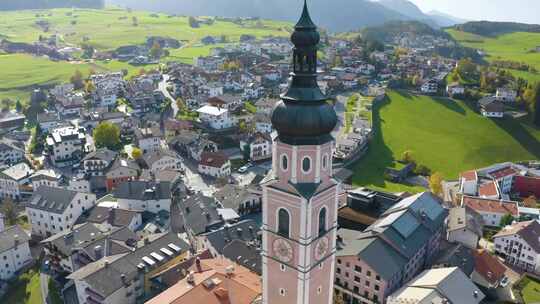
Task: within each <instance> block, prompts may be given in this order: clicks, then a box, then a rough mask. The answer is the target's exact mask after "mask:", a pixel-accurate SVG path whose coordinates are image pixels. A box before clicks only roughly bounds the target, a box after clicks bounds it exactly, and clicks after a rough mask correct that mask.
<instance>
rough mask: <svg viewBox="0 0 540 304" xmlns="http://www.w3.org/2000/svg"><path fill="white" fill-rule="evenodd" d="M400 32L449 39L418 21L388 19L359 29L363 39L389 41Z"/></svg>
mask: <svg viewBox="0 0 540 304" xmlns="http://www.w3.org/2000/svg"><path fill="white" fill-rule="evenodd" d="M402 33H410V34H414V35H417V36H422V35H429V36H434V37H441V38H447V39H449V40H451V39H452V38H451V36H450V35H449V34H448V33H446V32H444V31H442V30H438V29H434V28H432V27H431V26H429V25H427V24H425V23H422V22H419V21H389V22H387V23H385V24H383V25H380V26H372V27H366V28H364V29H362V30H361V31H360V34H361V36H362V38H363V39H365V40H378V41H380V42H391V41H392V40H393V39H394V37H396V36H399V35H400V34H402Z"/></svg>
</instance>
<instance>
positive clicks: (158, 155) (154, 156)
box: [143, 150, 180, 167]
mask: <svg viewBox="0 0 540 304" xmlns="http://www.w3.org/2000/svg"><path fill="white" fill-rule="evenodd" d="M165 156H169V157H172V158H175V159H180V157H179V156H178V155H176V153H174V152H173V151H170V150H159V151H155V152H150V153H146V154H145V155H144V157H143V159H144V162H145V163H146V165H147V166H148V167H151V166H152V165H153V164H154V163H155V162H157V161H159V160H160V159H162V158H163V157H165Z"/></svg>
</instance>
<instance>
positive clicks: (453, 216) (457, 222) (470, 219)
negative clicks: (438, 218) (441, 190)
mask: <svg viewBox="0 0 540 304" xmlns="http://www.w3.org/2000/svg"><path fill="white" fill-rule="evenodd" d="M447 229H448V231H454V230H461V229H468V230H470V231H472V232H474V233H476V234H477V235H479V236H482V218H481V217H480V216H479V215H478V213H477V212H476V211H474V210H472V209H470V208H465V207H456V208H452V209H450V212H449V214H448V227H447Z"/></svg>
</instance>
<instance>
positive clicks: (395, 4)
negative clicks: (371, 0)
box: [378, 0, 429, 20]
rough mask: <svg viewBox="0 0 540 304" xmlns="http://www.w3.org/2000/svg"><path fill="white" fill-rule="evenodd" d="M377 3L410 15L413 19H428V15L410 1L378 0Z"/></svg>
mask: <svg viewBox="0 0 540 304" xmlns="http://www.w3.org/2000/svg"><path fill="white" fill-rule="evenodd" d="M378 3H379V4H381V5H382V6H384V7H386V8H387V9H390V10H393V11H396V12H400V13H401V14H402V15H405V16H407V17H410V18H411V19H414V20H423V19H429V16H427V15H426V14H424V12H422V11H421V10H420V9H419V8H418V6H416V5H415V4H414V3H412V2H411V1H407V0H379V1H378Z"/></svg>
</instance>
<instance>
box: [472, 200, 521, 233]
mask: <svg viewBox="0 0 540 304" xmlns="http://www.w3.org/2000/svg"><path fill="white" fill-rule="evenodd" d="M461 206H462V207H467V208H470V209H472V210H474V211H476V212H477V213H478V214H480V215H481V216H482V219H483V221H484V225H486V226H491V227H499V226H500V224H501V219H502V218H503V217H504V216H505V215H511V216H512V217H514V218H517V217H518V216H519V212H518V204H517V202H512V201H503V200H492V199H486V198H479V197H471V196H463V198H462V200H461Z"/></svg>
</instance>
